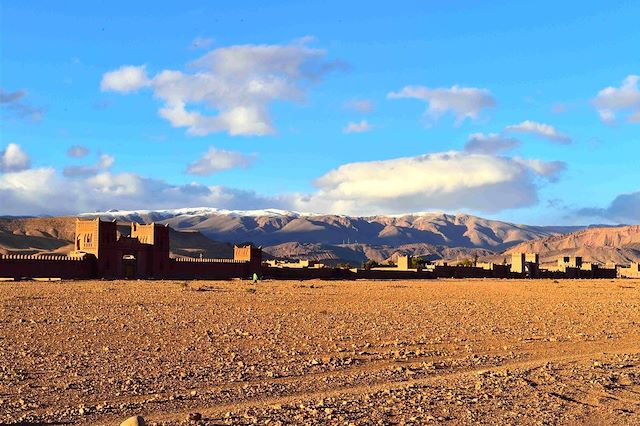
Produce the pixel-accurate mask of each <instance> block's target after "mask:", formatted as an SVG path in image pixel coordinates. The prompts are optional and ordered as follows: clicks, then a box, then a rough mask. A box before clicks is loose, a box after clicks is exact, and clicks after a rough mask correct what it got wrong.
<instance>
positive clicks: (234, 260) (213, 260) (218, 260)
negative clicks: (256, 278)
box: [172, 257, 248, 263]
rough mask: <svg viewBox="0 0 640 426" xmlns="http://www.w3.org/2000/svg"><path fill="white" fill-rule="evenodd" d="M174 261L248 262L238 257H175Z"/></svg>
mask: <svg viewBox="0 0 640 426" xmlns="http://www.w3.org/2000/svg"><path fill="white" fill-rule="evenodd" d="M172 260H174V261H176V262H182V263H248V261H247V260H238V259H207V258H204V259H198V258H189V257H176V258H175V259H172Z"/></svg>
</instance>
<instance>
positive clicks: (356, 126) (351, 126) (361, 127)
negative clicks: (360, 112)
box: [342, 120, 372, 133]
mask: <svg viewBox="0 0 640 426" xmlns="http://www.w3.org/2000/svg"><path fill="white" fill-rule="evenodd" d="M371 129H372V127H371V125H370V124H369V122H368V121H367V120H362V121H360V122H359V123H355V122H353V121H350V122H349V123H348V124H347V126H346V127H345V128H344V129H342V131H343V132H344V133H364V132H368V131H370V130H371Z"/></svg>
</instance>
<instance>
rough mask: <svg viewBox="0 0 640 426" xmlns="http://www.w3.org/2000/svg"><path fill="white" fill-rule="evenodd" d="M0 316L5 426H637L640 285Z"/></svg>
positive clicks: (44, 296) (147, 288)
mask: <svg viewBox="0 0 640 426" xmlns="http://www.w3.org/2000/svg"><path fill="white" fill-rule="evenodd" d="M254 288H255V289H256V290H255V291H254V290H253V289H254ZM0 301H1V304H2V305H1V306H2V311H1V316H0V321H1V324H2V325H1V327H0V423H2V422H5V423H12V422H13V423H16V422H19V421H22V422H34V423H37V422H51V423H55V422H59V423H63V424H67V423H77V424H115V425H117V424H119V422H120V421H122V420H123V419H124V418H126V417H128V416H130V415H134V414H142V415H143V416H144V417H145V419H146V420H147V422H148V423H150V424H153V423H158V424H182V423H189V421H188V420H187V418H188V417H189V415H190V414H192V418H193V417H194V416H193V413H196V412H197V413H200V414H201V415H202V420H200V421H192V423H198V424H211V425H217V424H253V423H258V424H265V423H267V422H270V424H280V423H281V424H290V423H297V424H318V423H320V424H350V423H353V424H394V423H397V424H425V423H427V424H478V423H485V424H593V425H596V424H629V425H631V424H640V281H630V280H627V281H609V280H602V281H560V282H553V281H550V280H546V281H490V280H472V281H462V280H444V281H442V280H441V281H377V282H371V281H355V282H335V281H306V282H297V281H288V282H287V281H279V282H263V283H260V284H259V285H258V286H257V287H254V286H251V285H250V284H247V283H242V282H204V281H198V282H190V283H185V282H175V281H174V282H169V281H167V282H160V281H155V282H153V281H131V282H126V281H88V282H64V283H34V282H21V283H0ZM59 423H57V424H59Z"/></svg>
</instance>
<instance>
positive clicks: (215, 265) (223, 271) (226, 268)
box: [167, 258, 252, 280]
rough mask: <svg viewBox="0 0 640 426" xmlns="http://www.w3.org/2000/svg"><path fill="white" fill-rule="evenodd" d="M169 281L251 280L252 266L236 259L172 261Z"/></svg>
mask: <svg viewBox="0 0 640 426" xmlns="http://www.w3.org/2000/svg"><path fill="white" fill-rule="evenodd" d="M167 275H168V276H167V278H169V279H201V280H228V279H231V278H245V279H249V278H251V275H252V272H251V264H250V263H249V262H248V261H244V260H235V259H182V258H181V259H170V260H169V270H168V272H167Z"/></svg>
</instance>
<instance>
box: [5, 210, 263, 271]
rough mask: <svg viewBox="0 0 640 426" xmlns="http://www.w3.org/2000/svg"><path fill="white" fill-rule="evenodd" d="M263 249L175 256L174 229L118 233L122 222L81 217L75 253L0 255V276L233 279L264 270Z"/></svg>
mask: <svg viewBox="0 0 640 426" xmlns="http://www.w3.org/2000/svg"><path fill="white" fill-rule="evenodd" d="M261 265H262V250H261V249H260V248H258V247H253V246H251V245H247V246H235V247H234V258H233V259H191V258H171V257H170V255H169V228H168V226H166V225H158V224H154V223H151V224H146V225H145V224H137V223H133V224H131V235H130V236H118V233H117V224H116V222H104V221H102V220H100V219H95V220H76V235H75V240H74V251H73V252H72V253H71V254H70V255H69V256H57V255H33V256H28V255H20V254H16V255H0V278H13V279H23V278H62V279H91V278H107V279H118V278H131V279H135V278H138V279H148V278H153V279H231V278H247V279H248V278H251V276H252V275H253V274H254V273H256V274H260V273H261Z"/></svg>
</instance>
